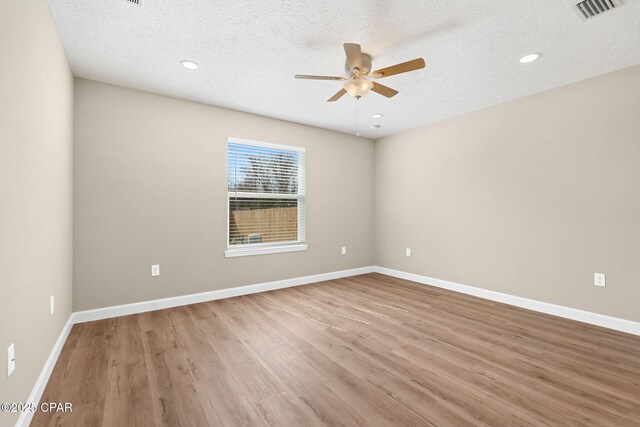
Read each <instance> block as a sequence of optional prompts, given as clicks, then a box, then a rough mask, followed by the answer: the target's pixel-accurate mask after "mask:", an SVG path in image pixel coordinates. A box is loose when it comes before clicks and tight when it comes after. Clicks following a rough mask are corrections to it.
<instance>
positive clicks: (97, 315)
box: [73, 266, 374, 323]
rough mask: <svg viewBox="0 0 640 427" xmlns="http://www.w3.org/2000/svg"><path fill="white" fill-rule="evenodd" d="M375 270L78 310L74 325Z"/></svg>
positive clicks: (327, 274) (337, 273) (329, 274)
mask: <svg viewBox="0 0 640 427" xmlns="http://www.w3.org/2000/svg"><path fill="white" fill-rule="evenodd" d="M373 271H374V267H373V266H371V267H360V268H352V269H350V270H341V271H334V272H331V273H322V274H314V275H312V276H304V277H296V278H293V279H284V280H276V281H274V282H265V283H259V284H256V285H247V286H239V287H237V288H227V289H220V290H217V291H209V292H202V293H199V294H190V295H181V296H178V297H171V298H163V299H157V300H153V301H142V302H136V303H133V304H124V305H117V306H113V307H104V308H97V309H95V310H86V311H78V312H75V313H73V322H74V323H83V322H91V321H93V320H102V319H109V318H112V317H118V316H127V315H129V314H137V313H145V312H147V311H154V310H162V309H165V308H172V307H179V306H182V305H188V304H197V303H200V302H207V301H214V300H218V299H223V298H231V297H237V296H240V295H249V294H255V293H258V292H266V291H273V290H275V289H283V288H290V287H292V286H300V285H308V284H310V283H316V282H322V281H325V280H333V279H340V278H342V277H350V276H356V275H359V274H366V273H373Z"/></svg>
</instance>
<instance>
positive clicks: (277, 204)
mask: <svg viewBox="0 0 640 427" xmlns="http://www.w3.org/2000/svg"><path fill="white" fill-rule="evenodd" d="M227 201H228V210H229V218H228V228H227V231H228V233H227V236H228V237H227V251H226V252H225V255H226V256H227V257H229V256H241V255H257V254H265V253H274V252H290V251H299V250H305V249H306V248H307V246H306V244H305V237H304V223H305V222H304V206H305V197H304V148H298V147H289V146H284V145H275V144H269V143H265V142H258V141H247V140H242V139H236V138H229V140H228V142H227Z"/></svg>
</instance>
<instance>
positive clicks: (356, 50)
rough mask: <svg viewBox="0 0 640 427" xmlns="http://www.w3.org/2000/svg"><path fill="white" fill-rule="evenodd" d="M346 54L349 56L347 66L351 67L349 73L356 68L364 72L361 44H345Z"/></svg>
mask: <svg viewBox="0 0 640 427" xmlns="http://www.w3.org/2000/svg"><path fill="white" fill-rule="evenodd" d="M343 46H344V53H346V54H347V64H348V65H349V71H352V70H353V69H354V68H355V67H357V68H358V69H359V70H362V50H361V49H360V45H359V44H355V43H345V44H344V45H343Z"/></svg>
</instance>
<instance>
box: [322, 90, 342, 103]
mask: <svg viewBox="0 0 640 427" xmlns="http://www.w3.org/2000/svg"><path fill="white" fill-rule="evenodd" d="M345 93H347V91H346V90H344V89H340V90H339V91H338V93H336V94H335V95H333V96H332V97H331V98H329V99H327V102H334V101H337V100H338V99H340V98H342V95H344V94H345Z"/></svg>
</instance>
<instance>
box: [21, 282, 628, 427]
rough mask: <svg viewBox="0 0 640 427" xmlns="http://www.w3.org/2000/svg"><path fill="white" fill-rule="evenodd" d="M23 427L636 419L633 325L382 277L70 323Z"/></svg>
mask: <svg viewBox="0 0 640 427" xmlns="http://www.w3.org/2000/svg"><path fill="white" fill-rule="evenodd" d="M42 401H52V402H72V403H73V412H72V413H66V414H62V413H58V414H47V413H42V412H38V413H36V415H35V417H34V420H33V423H32V425H33V426H83V427H84V426H118V427H121V426H164V425H167V426H207V425H212V426H222V425H225V426H227V425H228V426H235V425H258V426H260V425H279V426H308V425H371V426H387V425H405V426H409V425H410V426H417V425H436V426H465V425H488V426H507V425H517V426H522V425H536V426H538V425H554V426H555V425H588V426H600V425H601V426H627V425H640V337H637V336H632V335H627V334H624V333H620V332H616V331H612V330H608V329H604V328H599V327H595V326H589V325H586V324H582V323H578V322H573V321H569V320H564V319H560V318H556V317H552V316H547V315H544V314H539V313H535V312H531V311H527V310H523V309H519V308H515V307H511V306H508V305H503V304H499V303H495V302H491V301H486V300H482V299H478V298H475V297H471V296H467V295H463V294H457V293H454V292H450V291H446V290H442V289H437V288H432V287H428V286H424V285H420V284H416V283H412V282H408V281H404V280H400V279H395V278H391V277H388V276H383V275H380V274H366V275H362V276H357V277H351V278H345V279H340V280H333V281H328V282H322V283H317V284H312V285H306V286H300V287H296V288H289V289H283V290H278V291H272V292H266V293H261V294H254V295H249V296H243V297H237V298H230V299H226V300H219V301H213V302H208V303H202V304H195V305H190V306H185V307H178V308H173V309H167V310H160V311H155V312H151V313H144V314H139V315H132V316H126V317H119V318H114V319H108V320H101V321H96V322H90V323H84V324H79V325H76V326H74V327H73V330H72V332H71V334H70V336H69V339H68V341H67V343H66V344H65V346H64V349H63V351H62V354H61V356H60V358H59V360H58V363H57V364H56V367H55V369H54V371H53V374H52V376H51V379H50V381H49V384H48V385H47V388H46V390H45V392H44V396H43V398H42Z"/></svg>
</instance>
